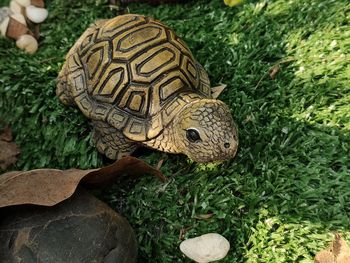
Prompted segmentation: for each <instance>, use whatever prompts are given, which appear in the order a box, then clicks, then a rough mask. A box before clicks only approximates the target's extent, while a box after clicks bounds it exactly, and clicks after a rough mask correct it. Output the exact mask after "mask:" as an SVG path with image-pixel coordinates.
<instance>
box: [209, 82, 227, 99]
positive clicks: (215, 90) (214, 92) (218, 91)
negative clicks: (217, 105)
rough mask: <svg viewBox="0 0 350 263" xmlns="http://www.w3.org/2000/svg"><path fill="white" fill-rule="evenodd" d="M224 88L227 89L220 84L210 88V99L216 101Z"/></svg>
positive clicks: (224, 85)
mask: <svg viewBox="0 0 350 263" xmlns="http://www.w3.org/2000/svg"><path fill="white" fill-rule="evenodd" d="M226 87H227V85H226V84H221V85H219V86H216V87H213V88H211V96H212V98H213V99H217V98H218V97H219V96H220V94H221V92H223V91H224V89H225V88H226Z"/></svg>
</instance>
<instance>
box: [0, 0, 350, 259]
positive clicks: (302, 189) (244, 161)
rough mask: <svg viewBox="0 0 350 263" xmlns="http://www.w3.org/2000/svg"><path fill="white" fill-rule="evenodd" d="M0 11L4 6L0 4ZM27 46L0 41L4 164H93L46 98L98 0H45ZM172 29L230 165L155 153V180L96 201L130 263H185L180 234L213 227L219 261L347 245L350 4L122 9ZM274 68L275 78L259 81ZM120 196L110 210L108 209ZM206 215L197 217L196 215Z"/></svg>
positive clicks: (99, 10)
mask: <svg viewBox="0 0 350 263" xmlns="http://www.w3.org/2000/svg"><path fill="white" fill-rule="evenodd" d="M0 4H2V5H7V4H8V1H6V0H0ZM46 4H47V8H48V10H49V13H50V15H49V18H48V20H47V21H46V22H45V23H44V24H43V25H42V27H41V32H42V38H41V41H40V47H39V51H38V52H37V53H36V54H35V55H33V56H30V55H27V54H25V53H23V52H22V51H20V50H18V49H17V48H16V47H15V44H14V43H13V42H11V41H7V40H4V39H1V40H0V61H1V63H0V72H1V75H0V119H1V120H2V121H6V122H8V123H9V124H10V125H11V126H12V129H13V132H14V134H15V141H16V142H17V143H18V145H19V146H20V147H21V149H22V154H21V156H20V160H19V161H18V163H17V165H16V167H15V169H21V170H22V169H33V168H39V167H55V168H69V167H78V168H87V167H98V166H101V165H102V164H103V159H102V157H101V156H100V155H99V154H98V153H97V151H96V149H95V148H94V146H93V144H92V141H91V126H90V124H89V122H88V121H87V120H86V119H85V118H84V117H83V115H82V114H81V113H80V112H79V111H78V110H76V109H73V108H67V107H65V106H63V105H62V104H61V103H60V102H59V101H58V100H57V98H56V97H55V79H56V77H57V74H58V72H59V70H60V68H61V66H62V64H63V62H64V55H65V54H66V52H67V51H68V50H69V48H70V46H72V45H73V43H74V42H75V40H76V39H77V38H78V36H79V35H80V34H81V33H82V32H83V31H84V29H85V28H86V27H87V26H88V25H89V24H90V23H91V22H93V21H94V20H95V19H98V18H108V17H113V16H114V15H115V14H116V11H115V10H110V9H109V8H108V5H107V4H106V1H102V0H100V1H93V0H89V1H64V0H52V1H46ZM129 10H130V12H131V13H140V14H145V15H149V16H152V17H155V18H157V19H159V20H162V21H163V22H165V23H166V24H167V25H169V26H171V27H172V28H173V29H174V30H175V31H176V32H177V34H178V35H179V36H181V37H182V38H183V39H184V40H185V42H187V43H188V45H189V47H190V48H191V50H192V51H193V54H194V56H195V57H196V58H197V60H198V61H199V62H200V63H201V64H202V65H203V66H204V67H205V68H206V70H207V71H208V74H209V77H210V79H211V82H212V84H213V86H215V85H220V84H226V85H227V88H226V90H225V91H224V93H223V94H222V95H221V96H220V99H222V100H223V101H224V102H225V103H227V104H228V105H229V107H230V108H231V110H232V115H233V116H234V118H235V120H236V122H237V125H238V127H239V134H240V149H239V152H238V155H237V157H236V158H235V159H234V160H232V161H228V162H225V163H224V164H222V165H199V164H196V163H193V162H191V161H190V160H188V159H187V158H186V157H184V156H178V155H164V154H161V153H158V152H153V151H147V152H144V153H143V154H142V155H141V156H142V158H143V159H145V160H146V161H148V162H149V163H151V164H152V165H156V164H157V163H158V161H159V160H160V159H164V158H166V161H165V162H164V164H163V166H162V171H163V172H164V174H165V175H166V176H168V177H169V179H170V180H169V181H168V182H167V183H165V184H164V183H161V182H159V181H157V180H156V179H155V178H152V177H144V178H142V179H141V180H138V181H136V182H134V181H132V182H130V181H129V182H128V181H127V182H126V183H122V185H120V186H114V187H113V188H112V189H110V190H108V191H106V192H105V193H103V194H102V195H103V198H104V199H105V200H106V201H108V202H109V204H110V205H111V206H112V207H114V208H116V209H118V210H119V211H121V212H122V213H123V215H124V216H125V217H127V218H128V220H129V221H130V223H131V224H132V226H133V227H134V229H135V231H136V234H137V236H138V240H139V243H140V250H139V252H140V253H139V254H140V261H141V262H184V261H186V260H185V259H184V256H182V254H181V253H180V252H179V249H178V246H179V243H180V239H179V234H180V231H181V230H182V229H185V231H182V232H184V237H185V238H189V237H194V236H196V235H200V234H204V233H208V232H218V233H220V234H222V235H224V236H225V237H226V238H227V239H228V240H229V241H230V243H231V250H230V252H229V254H228V256H227V257H226V258H225V260H223V261H222V262H304V263H305V262H313V257H314V255H315V253H317V251H319V250H321V249H323V248H324V247H325V246H326V245H327V244H328V242H329V241H330V240H331V239H332V238H333V236H332V233H333V232H335V231H337V232H340V233H341V234H342V235H343V236H344V237H345V238H347V239H348V240H350V218H349V217H350V191H349V186H350V155H349V153H350V63H349V60H350V58H349V53H350V52H349V51H350V24H349V21H350V5H349V3H348V1H347V0H336V1H335V0H305V1H301V0H288V1H287V0H276V1H262V0H261V1H245V2H244V3H243V4H241V5H239V6H237V7H233V8H230V7H227V6H225V5H224V4H223V1H221V0H212V1H207V0H198V1H195V0H193V1H189V2H188V3H187V4H183V5H174V6H169V5H161V6H157V7H154V6H148V5H146V4H134V5H130V6H129ZM271 69H274V70H275V72H276V71H277V73H276V74H275V76H272V77H271V76H270V74H269V73H271V71H270V70H271ZM121 200H123V203H122V204H121V202H120V201H121ZM211 213H212V214H213V216H212V217H211V218H209V219H201V217H203V216H202V215H207V214H211Z"/></svg>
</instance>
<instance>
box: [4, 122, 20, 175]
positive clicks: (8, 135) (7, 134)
mask: <svg viewBox="0 0 350 263" xmlns="http://www.w3.org/2000/svg"><path fill="white" fill-rule="evenodd" d="M11 141H12V132H11V129H10V127H9V126H6V127H5V128H4V130H3V132H2V133H1V134H0V170H6V169H7V168H8V167H10V166H11V165H13V164H14V163H16V161H17V155H18V154H20V149H19V148H18V146H17V145H16V144H15V143H13V142H11Z"/></svg>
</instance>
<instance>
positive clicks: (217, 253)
mask: <svg viewBox="0 0 350 263" xmlns="http://www.w3.org/2000/svg"><path fill="white" fill-rule="evenodd" d="M180 250H181V252H182V253H184V254H185V255H186V256H187V257H189V258H190V259H192V260H194V261H196V262H199V263H207V262H212V261H216V260H220V259H223V258H224V257H225V256H226V255H227V253H228V251H229V250H230V243H229V242H228V241H227V239H226V238H224V237H223V236H222V235H220V234H217V233H209V234H205V235H202V236H199V237H195V238H190V239H187V240H185V241H183V242H182V243H181V244H180Z"/></svg>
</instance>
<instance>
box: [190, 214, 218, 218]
mask: <svg viewBox="0 0 350 263" xmlns="http://www.w3.org/2000/svg"><path fill="white" fill-rule="evenodd" d="M213 216H214V213H208V214H202V215H195V216H194V218H195V219H210V218H212V217H213Z"/></svg>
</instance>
